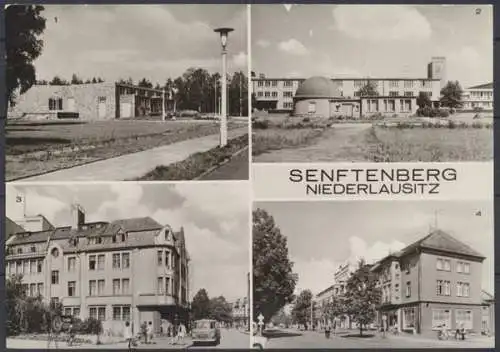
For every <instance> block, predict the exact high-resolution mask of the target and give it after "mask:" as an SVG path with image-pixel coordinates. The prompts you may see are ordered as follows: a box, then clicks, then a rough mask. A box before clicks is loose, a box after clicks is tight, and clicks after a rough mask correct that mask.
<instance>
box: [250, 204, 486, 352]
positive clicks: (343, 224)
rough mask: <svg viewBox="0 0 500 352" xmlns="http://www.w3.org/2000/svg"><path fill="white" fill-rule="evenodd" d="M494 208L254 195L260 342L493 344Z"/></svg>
mask: <svg viewBox="0 0 500 352" xmlns="http://www.w3.org/2000/svg"><path fill="white" fill-rule="evenodd" d="M361 214H362V215H361ZM493 214H494V213H493V201H492V200H484V201H463V202H462V201H461V202H457V201H418V202H415V201H413V202H412V201H398V202H386V201H363V202H359V201H342V202H310V201H303V202H298V201H297V202H257V203H255V204H254V210H253V315H254V316H253V319H254V326H255V327H256V332H257V333H256V336H254V339H253V344H254V346H256V345H260V346H263V347H264V348H265V349H269V348H271V349H272V348H301V349H309V348H493V347H494V346H495V340H494V334H495V314H494V310H495V305H494V301H495V299H494V263H493V258H494V246H493V245H492V244H493V236H494V230H493V216H494V215H493ZM360 216H362V217H363V221H359V217H360ZM269 268H272V270H270V269H269Z"/></svg>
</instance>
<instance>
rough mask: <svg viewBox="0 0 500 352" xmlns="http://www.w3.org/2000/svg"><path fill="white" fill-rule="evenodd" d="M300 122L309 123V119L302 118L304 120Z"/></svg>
mask: <svg viewBox="0 0 500 352" xmlns="http://www.w3.org/2000/svg"><path fill="white" fill-rule="evenodd" d="M302 122H304V123H307V122H311V118H309V117H304V118H303V119H302Z"/></svg>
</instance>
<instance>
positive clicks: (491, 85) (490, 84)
mask: <svg viewBox="0 0 500 352" xmlns="http://www.w3.org/2000/svg"><path fill="white" fill-rule="evenodd" d="M467 89H493V82H490V83H485V84H479V85H477V86H472V87H469V88H467Z"/></svg>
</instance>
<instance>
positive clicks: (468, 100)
mask: <svg viewBox="0 0 500 352" xmlns="http://www.w3.org/2000/svg"><path fill="white" fill-rule="evenodd" d="M462 102H463V106H462V110H472V111H475V110H478V111H493V82H491V83H486V84H479V85H476V86H472V87H469V88H466V89H464V92H463V95H462Z"/></svg>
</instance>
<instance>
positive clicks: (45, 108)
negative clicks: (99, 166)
mask: <svg viewBox="0 0 500 352" xmlns="http://www.w3.org/2000/svg"><path fill="white" fill-rule="evenodd" d="M162 103H164V104H165V111H169V110H172V109H173V105H174V102H173V100H172V97H171V95H169V94H168V93H165V98H163V91H162V90H159V89H152V88H145V87H139V86H135V85H130V84H122V83H107V82H102V83H88V84H70V85H61V86H55V85H34V86H33V87H31V88H30V89H28V90H27V91H26V92H25V93H24V94H21V95H20V96H19V98H18V99H17V101H16V104H15V105H14V106H13V107H12V108H11V109H9V112H8V117H33V118H40V119H65V118H66V119H68V118H69V119H80V120H84V121H95V120H111V119H119V118H133V117H146V116H154V115H161V114H162Z"/></svg>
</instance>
